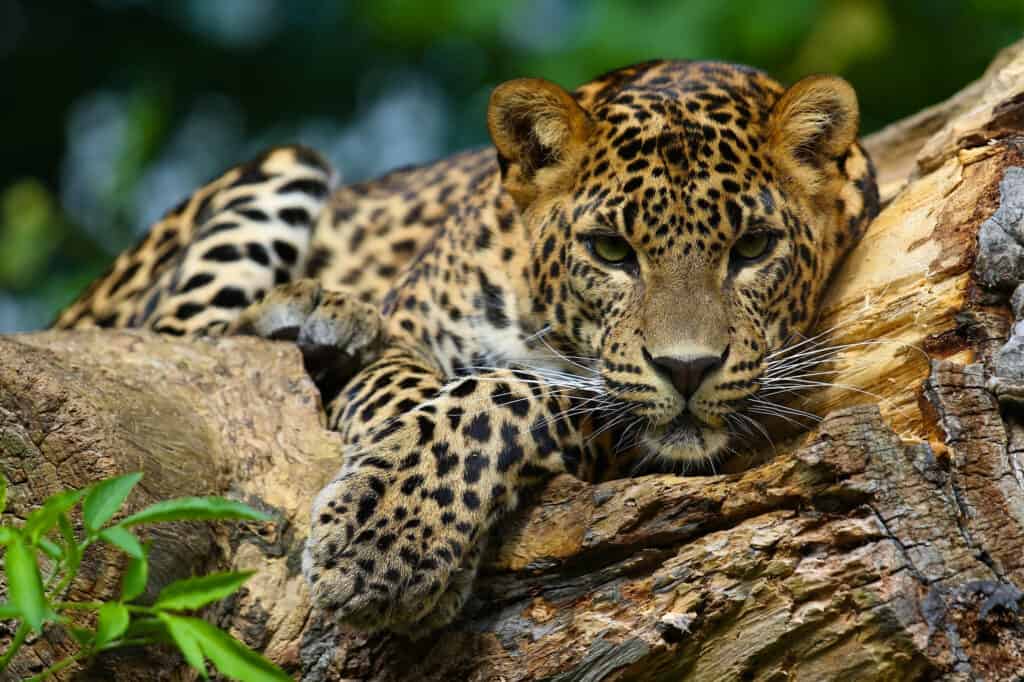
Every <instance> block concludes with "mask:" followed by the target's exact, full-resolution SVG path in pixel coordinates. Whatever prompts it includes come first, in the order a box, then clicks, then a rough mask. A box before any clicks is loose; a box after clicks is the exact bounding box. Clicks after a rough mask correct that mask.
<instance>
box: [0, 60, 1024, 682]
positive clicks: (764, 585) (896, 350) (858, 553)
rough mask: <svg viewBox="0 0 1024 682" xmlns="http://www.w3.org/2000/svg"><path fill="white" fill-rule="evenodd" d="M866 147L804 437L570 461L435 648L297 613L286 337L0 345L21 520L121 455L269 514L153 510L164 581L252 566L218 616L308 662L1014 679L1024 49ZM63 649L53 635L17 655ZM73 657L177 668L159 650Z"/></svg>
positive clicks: (1022, 576)
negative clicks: (718, 471)
mask: <svg viewBox="0 0 1024 682" xmlns="http://www.w3.org/2000/svg"><path fill="white" fill-rule="evenodd" d="M867 146H868V147H869V149H870V150H871V151H872V152H873V154H874V156H875V159H876V161H877V162H878V165H879V170H880V177H881V179H882V190H883V195H884V197H885V199H886V201H887V202H888V204H887V207H886V209H885V211H884V212H883V213H882V215H881V216H880V217H879V218H878V220H877V221H876V222H875V223H874V224H873V225H872V226H871V228H870V229H869V231H868V234H867V235H866V237H865V239H864V240H863V242H862V244H861V245H860V246H859V247H858V248H857V250H856V251H855V252H854V253H853V254H852V255H851V257H850V258H849V259H848V260H847V262H846V263H845V265H844V267H843V269H842V271H841V272H840V273H839V274H838V275H837V277H836V280H835V283H834V286H833V287H832V290H831V292H830V294H829V297H828V299H827V300H826V303H825V306H824V312H823V319H822V322H821V325H820V326H821V328H823V329H834V331H833V333H832V341H831V342H832V343H836V344H851V345H850V346H849V347H848V349H847V350H846V351H844V352H843V353H841V354H840V356H839V357H838V358H837V359H836V361H835V365H834V366H835V368H836V370H837V372H838V374H837V376H836V378H835V382H836V383H837V384H843V385H844V386H845V388H838V387H834V388H830V389H827V390H823V391H820V392H818V393H815V394H813V395H811V396H809V397H808V398H806V399H805V400H804V401H803V402H801V403H799V404H798V406H799V407H800V408H801V409H804V410H808V411H810V412H813V413H815V414H819V415H825V418H824V419H823V421H822V422H821V423H820V424H819V425H818V426H817V428H816V429H814V430H813V431H812V432H810V433H807V434H790V435H789V436H788V437H787V436H783V435H780V437H779V438H778V439H777V440H776V442H775V444H774V446H773V448H774V449H773V452H772V453H770V454H772V455H773V456H772V457H771V458H770V459H769V461H768V462H767V463H764V464H761V465H759V466H754V467H751V468H748V469H747V470H745V471H737V472H735V473H730V474H728V475H721V476H702V477H685V478H680V477H673V476H649V477H644V478H639V479H630V480H619V481H613V482H609V483H605V484H601V485H589V484H586V483H583V482H580V481H577V480H574V479H571V478H569V477H563V478H559V479H556V480H555V481H553V482H552V483H551V485H549V486H548V487H547V488H546V489H545V490H544V491H543V492H541V493H540V494H539V495H538V496H537V499H536V500H534V501H532V502H531V503H530V504H528V505H526V507H525V508H524V510H523V512H522V513H521V514H519V515H518V516H517V517H516V518H515V519H513V520H511V521H510V522H509V523H507V524H506V525H505V526H504V527H503V528H502V530H501V535H502V537H501V542H500V543H498V549H497V550H496V551H495V552H494V554H493V556H492V557H491V558H490V559H489V561H488V563H487V566H486V568H485V570H484V574H483V575H482V577H481V579H480V580H479V583H478V585H477V588H476V591H475V596H474V598H473V599H472V600H471V602H470V604H469V605H468V607H467V609H466V611H465V613H464V615H463V616H462V617H461V618H460V619H459V620H458V621H457V622H456V623H455V624H454V625H453V626H452V627H450V628H448V629H446V630H444V631H442V632H440V633H438V634H437V635H436V636H434V637H431V638H429V639H428V640H426V641H419V642H410V641H408V640H406V639H403V638H401V637H397V636H389V635H383V634H378V635H372V636H367V635H363V634H359V633H354V632H348V631H342V630H340V629H338V628H335V627H334V626H332V625H331V624H329V622H327V621H326V620H325V619H324V618H323V617H322V616H321V615H320V614H319V613H318V612H316V611H310V609H309V605H308V601H307V591H306V587H305V584H304V583H303V580H302V578H301V575H300V574H299V570H298V563H299V554H300V551H301V545H302V540H303V538H304V535H305V532H306V528H307V524H308V520H309V519H308V515H309V501H310V500H311V498H312V495H313V493H314V491H315V490H317V489H318V488H319V486H320V485H321V484H323V483H324V482H325V481H326V480H327V479H328V478H329V476H330V475H331V474H332V473H333V472H334V470H335V469H336V468H337V466H338V462H337V460H336V454H335V452H336V448H337V440H336V437H335V436H334V435H333V434H331V433H329V432H326V431H323V430H322V428H321V424H322V418H321V415H320V412H319V402H318V397H317V394H316V390H315V388H314V387H313V385H312V384H311V382H310V381H309V380H308V379H307V377H306V376H305V374H304V373H303V370H302V365H301V361H300V359H299V356H298V353H297V351H295V350H294V349H293V348H291V347H289V346H287V345H283V344H272V343H267V342H260V341H256V340H250V339H222V340H217V341H200V342H184V341H178V340H172V339H167V338H158V337H153V336H149V335H146V334H142V333H134V332H115V333H102V334H101V333H59V334H58V333H40V334H31V335H24V336H16V337H10V338H6V339H0V470H2V472H3V473H4V474H5V475H6V476H7V477H8V478H9V479H10V480H11V481H12V482H13V483H14V487H13V490H12V504H11V512H12V513H14V514H15V515H17V516H24V515H25V514H26V513H27V512H28V511H29V510H30V509H31V508H32V507H33V505H35V504H38V503H39V502H40V501H41V500H42V499H43V498H44V497H45V496H46V495H48V494H50V493H52V492H55V491H56V490H58V489H60V488H64V487H77V486H81V485H85V484H87V483H89V482H91V481H94V480H97V479H99V478H102V477H105V476H108V475H112V474H116V473H121V472H124V471H128V470H142V471H144V472H145V474H146V478H145V479H144V482H143V484H142V491H141V492H140V494H139V495H138V496H137V497H133V498H132V500H131V502H132V505H133V506H135V507H138V506H141V505H143V504H146V503H147V502H148V501H151V500H154V499H158V498H164V497H168V496H171V495H180V494H195V493H214V492H216V493H221V494H227V495H231V496H234V497H237V498H239V499H242V500H245V501H248V502H250V503H253V504H256V505H259V506H262V507H263V508H265V509H267V510H269V511H272V512H273V513H274V514H275V515H276V516H277V518H278V521H277V522H276V523H272V524H266V525H263V524H242V525H231V526H222V527H221V526H218V527H214V528H210V527H206V526H198V525H188V526H185V525H179V526H174V527H167V528H160V529H157V530H154V531H153V532H152V536H151V537H152V539H153V541H154V550H153V560H154V561H155V562H156V568H155V570H154V574H153V581H152V584H151V587H150V589H151V590H156V589H158V588H159V586H160V585H161V584H165V583H166V582H168V581H170V580H172V579H174V578H176V577H179V576H181V575H182V574H185V573H189V572H192V571H199V570H210V569H213V568H219V569H228V568H237V569H243V568H255V569H258V571H259V573H258V575H257V576H256V577H255V578H254V579H253V581H252V582H251V583H250V584H249V585H248V587H247V588H246V589H245V590H244V591H243V592H242V593H241V594H239V595H238V596H237V598H234V599H231V600H230V601H229V602H228V603H226V604H224V605H222V606H221V607H219V608H218V609H217V610H216V611H215V612H213V613H211V614H209V615H210V617H211V618H214V619H215V620H217V621H218V622H219V623H220V624H222V625H224V626H226V627H230V628H231V629H232V630H233V632H235V634H236V635H238V636H239V637H241V638H242V639H243V640H244V641H246V642H247V643H248V644H249V645H250V646H253V647H254V648H257V649H260V650H262V651H264V652H265V653H266V655H267V656H269V657H270V658H271V659H273V660H275V661H276V662H278V663H279V664H281V665H282V666H284V667H285V668H286V669H288V670H289V671H290V672H293V673H295V675H296V677H297V678H302V679H306V680H311V681H334V680H343V679H346V680H347V679H379V680H404V679H410V680H411V679H437V680H463V679H465V680H509V681H511V680H551V681H555V680H557V681H560V682H561V681H568V680H603V679H614V680H626V679H635V680H677V679H682V678H684V677H685V678H686V679H694V680H729V679H742V680H781V679H803V680H821V679H843V680H858V679H863V680H875V679H901V680H902V679H936V678H944V679H985V680H1004V679H1016V678H1018V677H1019V676H1022V675H1024V620H1022V617H1021V616H1020V614H1019V613H1018V609H1019V608H1020V598H1021V596H1022V592H1021V590H1022V589H1024V454H1022V453H1024V420H1021V419H1020V417H1019V414H1020V408H1019V402H1020V399H1021V396H1024V324H1020V325H1017V326H1018V327H1019V329H1018V331H1019V332H1020V333H1021V336H1017V335H1013V334H1011V331H1012V330H1013V328H1014V324H1015V321H1016V319H1017V318H1019V317H1021V316H1022V313H1024V289H1022V290H1021V291H1020V292H1018V293H1017V294H1016V295H1013V297H1012V303H1013V305H1011V294H1013V292H1014V290H1015V288H1016V287H1017V285H1018V283H1019V282H1020V281H1021V280H1022V279H1024V168H1022V167H1024V44H1018V45H1016V46H1014V47H1012V48H1010V49H1008V50H1006V51H1004V53H1002V54H1001V55H1000V56H999V58H998V59H997V61H996V62H995V63H994V64H993V66H992V67H991V68H990V69H989V70H988V71H987V72H986V74H985V76H984V77H983V78H982V79H981V80H980V81H978V82H977V83H975V84H972V85H971V86H969V87H968V88H967V89H965V90H964V91H963V92H962V93H960V94H959V95H957V96H955V97H954V98H952V99H951V100H950V101H949V102H947V103H945V104H942V105H938V106H936V107H933V108H932V109H929V110H927V111H925V112H922V113H921V114H919V115H917V116H914V117H911V118H910V119H907V120H906V121H903V122H900V123H898V124H895V125H894V126H891V127H890V128H888V129H886V130H884V131H882V132H880V133H878V134H877V135H875V136H873V137H872V138H870V139H868V140H867ZM1008 336H1009V339H1008ZM858 391H864V392H863V393H861V392H858ZM119 570H120V566H119V565H118V563H117V560H116V557H115V556H113V555H106V554H104V553H102V552H97V553H95V554H94V555H93V556H91V557H90V558H89V562H88V570H87V571H85V573H84V574H83V576H82V577H81V579H80V580H79V581H78V582H77V583H76V585H75V586H74V590H75V591H76V592H77V593H78V594H81V595H83V596H88V597H90V598H93V597H95V598H103V597H105V596H109V595H110V594H112V593H113V591H114V590H115V589H116V585H117V577H118V574H119ZM6 636H7V637H9V633H8V634H7V635H6ZM72 648H73V644H71V643H70V642H68V641H64V640H62V639H60V638H59V637H58V636H57V635H56V634H55V633H53V632H48V633H46V634H45V635H44V636H43V637H41V638H39V639H37V640H35V641H33V642H32V643H31V645H30V646H29V647H28V649H27V651H26V652H25V654H24V655H23V656H21V657H20V658H19V659H17V661H16V662H15V666H14V667H12V671H11V674H12V675H13V676H14V678H15V679H16V678H17V677H19V676H21V675H24V674H25V673H27V672H30V671H32V670H34V669H39V667H40V666H42V665H43V664H46V663H48V662H50V661H52V660H53V659H54V657H57V656H61V655H62V654H63V653H66V652H67V651H69V650H71V649H72ZM79 674H80V675H82V678H83V679H86V678H88V679H115V678H116V679H125V680H127V679H139V680H142V679H156V678H160V679H188V678H189V674H188V673H187V672H186V671H185V670H184V668H183V667H182V666H181V662H180V660H179V659H177V658H176V657H175V655H174V654H173V653H172V652H168V651H164V652H152V651H147V652H127V653H125V654H121V655H118V656H116V657H114V656H111V657H107V658H103V659H101V660H98V661H96V662H94V663H93V665H92V667H91V668H89V669H87V670H85V671H83V672H81V673H79Z"/></svg>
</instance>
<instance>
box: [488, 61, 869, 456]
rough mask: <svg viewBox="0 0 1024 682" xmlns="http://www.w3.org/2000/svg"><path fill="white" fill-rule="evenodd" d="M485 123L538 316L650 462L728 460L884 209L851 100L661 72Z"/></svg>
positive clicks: (668, 66) (738, 73) (610, 80)
mask: <svg viewBox="0 0 1024 682" xmlns="http://www.w3.org/2000/svg"><path fill="white" fill-rule="evenodd" d="M488 123H489V128H490V132H491V137H492V139H493V141H494V144H495V146H496V148H497V151H498V160H499V165H500V167H501V173H502V182H503V185H504V187H505V189H506V190H507V191H508V193H509V194H511V196H512V197H513V199H514V200H515V202H516V204H517V205H518V207H519V209H520V211H521V214H522V217H523V220H524V221H525V223H526V226H527V230H528V232H529V234H530V235H531V238H532V244H531V249H532V258H531V263H530V271H529V273H528V278H529V281H530V289H531V296H532V298H533V312H534V314H536V315H537V316H538V318H543V319H544V320H546V321H548V322H549V323H550V324H551V325H552V326H553V327H554V331H555V333H556V334H557V336H558V337H559V338H560V339H562V340H563V344H564V345H565V346H566V347H567V348H568V349H570V350H571V351H572V352H573V353H574V354H577V355H580V356H584V357H588V358H593V359H594V362H595V366H596V367H597V369H598V370H599V372H600V376H601V378H602V379H603V382H604V386H605V389H606V391H607V395H608V397H610V398H611V399H613V400H614V401H615V404H617V405H621V406H622V407H623V409H624V410H626V411H628V412H629V413H630V414H632V415H634V416H636V417H639V418H640V419H641V420H642V422H643V424H644V427H643V428H641V429H638V431H642V432H643V433H644V434H645V435H644V438H643V442H644V444H645V445H646V447H647V448H649V449H650V450H651V451H656V452H657V453H658V455H659V456H661V457H664V458H667V459H670V460H675V461H679V460H704V459H707V458H709V457H712V456H714V455H716V454H718V453H720V452H722V451H723V450H725V449H726V448H727V447H728V445H729V442H730V438H731V433H732V432H733V429H734V428H735V427H736V426H737V423H738V421H739V420H742V419H744V416H741V415H745V416H746V417H752V418H756V417H757V412H758V410H757V409H756V405H757V404H758V403H757V402H756V401H757V400H758V398H757V394H758V392H759V390H761V388H762V386H763V385H764V377H765V372H766V367H768V366H769V363H770V360H771V358H772V354H773V353H776V352H778V351H779V350H780V349H783V348H784V347H785V346H786V344H787V343H788V342H790V340H791V339H793V338H794V336H795V335H798V334H800V333H803V332H805V331H806V330H807V328H808V327H809V325H810V324H811V323H812V322H813V320H814V318H815V314H816V308H817V305H818V302H819V300H820V298H821V294H822V290H823V288H824V287H825V285H826V283H827V281H828V279H829V276H830V274H831V273H832V271H833V269H834V268H835V266H836V265H837V263H838V262H839V260H840V259H841V258H842V256H843V255H844V254H845V253H846V251H847V250H848V249H849V248H850V247H851V245H853V244H854V243H855V242H856V241H857V239H858V238H859V237H860V235H861V233H862V232H863V230H864V228H865V226H866V224H867V223H868V222H869V221H870V219H871V218H872V217H874V215H875V214H876V213H877V210H878V198H877V189H876V186H875V182H874V177H873V171H872V169H871V165H870V161H869V159H868V158H867V156H866V155H865V153H864V151H863V150H862V149H861V148H860V146H859V145H858V144H857V142H856V138H857V129H858V107H857V98H856V95H855V93H854V90H853V88H852V87H851V86H850V85H849V84H848V83H847V82H846V81H844V80H842V79H841V78H838V77H835V76H812V77H809V78H805V79H804V80H801V81H800V82H798V83H796V84H795V85H793V86H792V87H791V88H789V89H784V88H783V87H782V86H780V85H779V84H778V83H776V82H775V81H774V80H772V79H770V78H769V77H767V76H766V75H764V74H763V73H761V72H759V71H756V70H753V69H750V68H747V67H741V66H733V65H727V64H720V63H706V62H703V63H702V62H653V63H648V64H643V65H639V66H635V67H630V68H627V69H623V70H620V71H616V72H613V73H610V74H608V75H606V76H604V77H602V78H600V79H598V80H596V81H594V82H592V83H590V84H588V85H586V86H583V87H582V88H580V89H579V90H577V91H576V92H575V93H574V94H570V93H568V92H567V91H565V90H563V89H562V88H560V87H559V86H557V85H555V84H553V83H550V82H547V81H543V80H535V79H526V80H516V81H511V82H508V83H505V84H503V85H501V86H499V87H498V88H497V89H496V90H495V92H494V94H493V96H492V98H491V103H490V108H489V111H488Z"/></svg>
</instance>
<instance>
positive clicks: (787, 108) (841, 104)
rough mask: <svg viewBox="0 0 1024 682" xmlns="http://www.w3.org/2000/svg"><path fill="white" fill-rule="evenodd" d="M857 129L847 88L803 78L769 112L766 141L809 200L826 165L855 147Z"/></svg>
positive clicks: (837, 81) (835, 81)
mask: <svg viewBox="0 0 1024 682" xmlns="http://www.w3.org/2000/svg"><path fill="white" fill-rule="evenodd" d="M859 125H860V111H859V109H858V107H857V93H856V92H855V91H854V89H853V86H851V85H850V84H849V83H847V82H846V81H845V80H843V79H842V78H840V77H838V76H808V77H807V78H804V79H803V80H801V81H799V82H798V83H796V84H795V85H793V87H791V88H789V90H787V91H786V92H785V94H783V95H782V97H781V98H779V101H778V102H776V103H775V106H774V107H772V112H771V117H770V120H769V142H770V145H771V148H772V149H773V151H774V153H775V154H776V156H777V158H778V160H779V161H780V162H781V163H782V165H783V167H784V168H785V169H786V170H788V171H789V173H790V174H791V175H792V176H793V177H794V178H795V179H796V181H797V182H798V183H799V184H800V185H801V186H803V187H804V189H805V190H806V191H807V192H808V193H809V194H811V195H814V194H817V192H818V191H819V190H820V189H822V188H823V187H822V186H823V185H824V184H825V183H826V182H827V181H828V179H829V177H830V175H832V173H833V169H834V168H835V164H834V163H831V162H832V161H833V160H834V159H837V158H838V157H841V156H842V155H843V154H845V153H846V151H847V150H848V149H849V148H850V145H852V144H853V143H854V142H856V140H857V128H858V126H859Z"/></svg>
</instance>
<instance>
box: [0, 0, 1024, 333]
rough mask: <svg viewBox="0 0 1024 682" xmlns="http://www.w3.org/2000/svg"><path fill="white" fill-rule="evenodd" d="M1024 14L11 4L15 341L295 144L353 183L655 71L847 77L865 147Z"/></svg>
mask: <svg viewBox="0 0 1024 682" xmlns="http://www.w3.org/2000/svg"><path fill="white" fill-rule="evenodd" d="M1022 28H1024V2H1022V0H891V1H889V2H886V1H884V0H642V1H641V0H589V1H588V0H524V1H522V2H515V1H513V0H433V1H431V2H426V1H423V0H365V1H348V2H346V1H342V0H333V1H332V0H178V1H177V2H159V1H158V0H80V1H78V2H69V1H68V0H0V73H2V74H3V75H4V77H5V80H6V82H7V83H8V87H7V89H6V92H7V94H8V98H7V100H6V101H7V103H8V104H7V107H5V111H4V116H3V119H2V121H3V126H4V127H3V131H2V133H0V151H2V157H0V158H3V160H4V163H3V164H2V166H0V332H3V331H11V330H17V329H29V328H34V327H39V326H42V325H44V324H46V323H47V322H48V321H49V319H50V318H51V317H52V315H53V313H54V312H55V310H56V309H57V308H58V307H60V306H61V305H64V304H66V303H67V302H68V301H70V300H71V299H72V298H73V297H74V296H75V295H76V293H77V292H78V290H79V289H80V288H81V287H82V286H83V285H84V284H85V283H86V282H87V281H88V280H89V279H91V278H92V277H94V276H96V275H98V274H100V272H102V270H103V269H104V268H105V267H106V264H107V263H108V262H109V261H110V260H111V259H112V258H113V256H114V255H115V254H116V253H117V252H118V251H119V250H121V249H123V248H125V247H126V246H128V245H130V244H131V243H132V242H133V241H134V240H135V239H137V238H138V236H139V234H140V233H141V232H142V231H143V230H144V229H145V227H146V225H147V224H148V223H149V222H150V221H152V220H154V219H155V218H157V217H159V215H160V214H161V213H162V212H163V210H165V209H166V208H167V207H169V206H171V205H173V204H174V203H176V201H177V200H178V199H180V198H181V197H182V196H184V195H185V194H187V193H188V192H189V190H190V189H191V188H194V187H195V186H197V185H198V184H200V183H202V182H204V181H205V180H206V179H208V178H209V177H211V176H212V175H214V174H215V173H217V172H218V171H219V170H221V169H223V168H225V167H226V166H228V165H230V164H232V163H234V162H237V161H240V160H243V159H245V158H247V157H248V156H249V155H252V154H254V153H255V152H256V151H258V150H259V149H260V148H262V147H264V146H267V145H271V144H278V143H284V142H293V141H299V142H303V143H306V144H309V145H311V146H314V147H316V148H318V149H320V150H321V151H322V152H323V153H325V154H326V155H327V156H328V157H329V158H330V159H331V160H332V161H333V162H334V163H335V164H336V165H337V167H338V168H339V169H341V171H342V172H343V174H344V176H345V177H346V179H349V180H355V179H358V178H361V177H365V176H368V175H372V174H376V173H380V172H382V171H384V170H386V169H387V168H390V167H393V166H396V165H400V164H405V163H416V162H422V161H426V160H429V159H430V158H434V157H437V156H441V155H444V154H446V153H448V152H450V151H454V150H457V149H460V148H464V147H467V146H473V145H479V144H484V143H486V141H487V139H486V131H485V128H484V111H485V106H486V102H487V97H488V95H489V92H490V90H491V88H493V87H494V85H496V84H497V83H499V82H501V81H502V80H506V79H508V78H514V77H518V76H542V77H545V78H548V79H550V80H554V81H556V82H559V83H561V84H563V85H565V86H573V85H575V84H578V83H580V82H583V81H586V80H588V79H589V78H591V77H593V76H595V75H597V74H599V73H601V72H603V71H606V70H608V69H612V68H616V67H619V66H623V65H625V64H628V63H632V62H638V61H643V60H646V59H652V58H658V57H675V58H704V59H709V58H710V59H722V60H728V61H738V62H745V63H749V64H753V65H756V66H759V67H761V68H764V69H766V70H768V71H769V72H771V73H773V74H774V75H776V76H778V77H779V78H781V79H783V80H788V81H792V80H795V79H796V78H799V77H800V76H801V75H804V74H806V73H810V72H817V71H831V72H837V73H840V74H842V75H844V76H846V77H847V78H848V79H849V80H850V81H851V82H852V83H853V84H854V85H855V86H856V88H857V91H858V93H859V95H860V98H861V105H862V109H863V129H864V131H865V132H870V131H871V130H874V129H877V128H878V127H880V126H882V125H884V124H885V123H887V122H889V121H892V120H895V119H898V118H900V117H902V116H905V115H907V114H909V113H912V112H914V111H916V110H918V109H920V108H922V107H924V106H926V105H928V104H931V103H933V102H936V101H939V100H941V99H942V98H944V97H946V96H948V95H950V94H952V93H953V92H955V91H957V90H958V89H960V88H961V87H963V85H964V84H965V83H967V82H968V81H970V80H972V79H974V78H976V77H977V76H978V75H980V73H981V72H982V71H983V69H984V68H985V66H986V65H987V64H988V63H989V61H990V60H991V59H992V57H993V56H994V55H995V53H996V52H997V51H998V50H999V49H1000V48H1001V47H1004V46H1006V45H1008V44H1010V43H1011V42H1013V41H1014V40H1016V39H1018V38H1019V37H1020V33H1021V29H1022Z"/></svg>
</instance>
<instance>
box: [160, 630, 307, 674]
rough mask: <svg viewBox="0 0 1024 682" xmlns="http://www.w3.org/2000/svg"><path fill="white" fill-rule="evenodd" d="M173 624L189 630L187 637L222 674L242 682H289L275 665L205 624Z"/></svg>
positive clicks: (221, 631) (226, 634) (229, 636)
mask: <svg viewBox="0 0 1024 682" xmlns="http://www.w3.org/2000/svg"><path fill="white" fill-rule="evenodd" d="M176 620H178V621H179V622H180V623H181V624H182V625H186V626H187V627H188V630H189V634H190V635H191V636H192V637H193V638H194V639H195V640H196V641H197V642H198V643H199V648H201V649H202V651H203V653H204V654H205V655H206V657H207V658H208V659H210V660H211V661H213V665H214V666H216V668H217V670H219V671H220V672H221V674H223V675H227V676H228V677H233V678H235V679H236V680H245V682H286V681H287V682H292V678H291V677H289V676H288V675H286V674H285V672H284V671H283V670H281V669H280V668H278V667H277V666H276V665H274V664H273V663H271V662H270V661H268V660H267V659H265V658H263V657H262V656H260V655H259V654H257V653H256V652H254V651H252V650H250V649H248V648H247V647H246V646H245V645H244V644H242V643H241V642H239V641H238V640H236V639H234V638H233V637H231V635H229V634H228V633H226V632H224V631H223V630H219V629H217V628H215V627H214V626H212V625H210V624H209V623H207V622H206V621H205V620H200V619H199V618H187V617H184V616H180V617H177V618H176Z"/></svg>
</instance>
